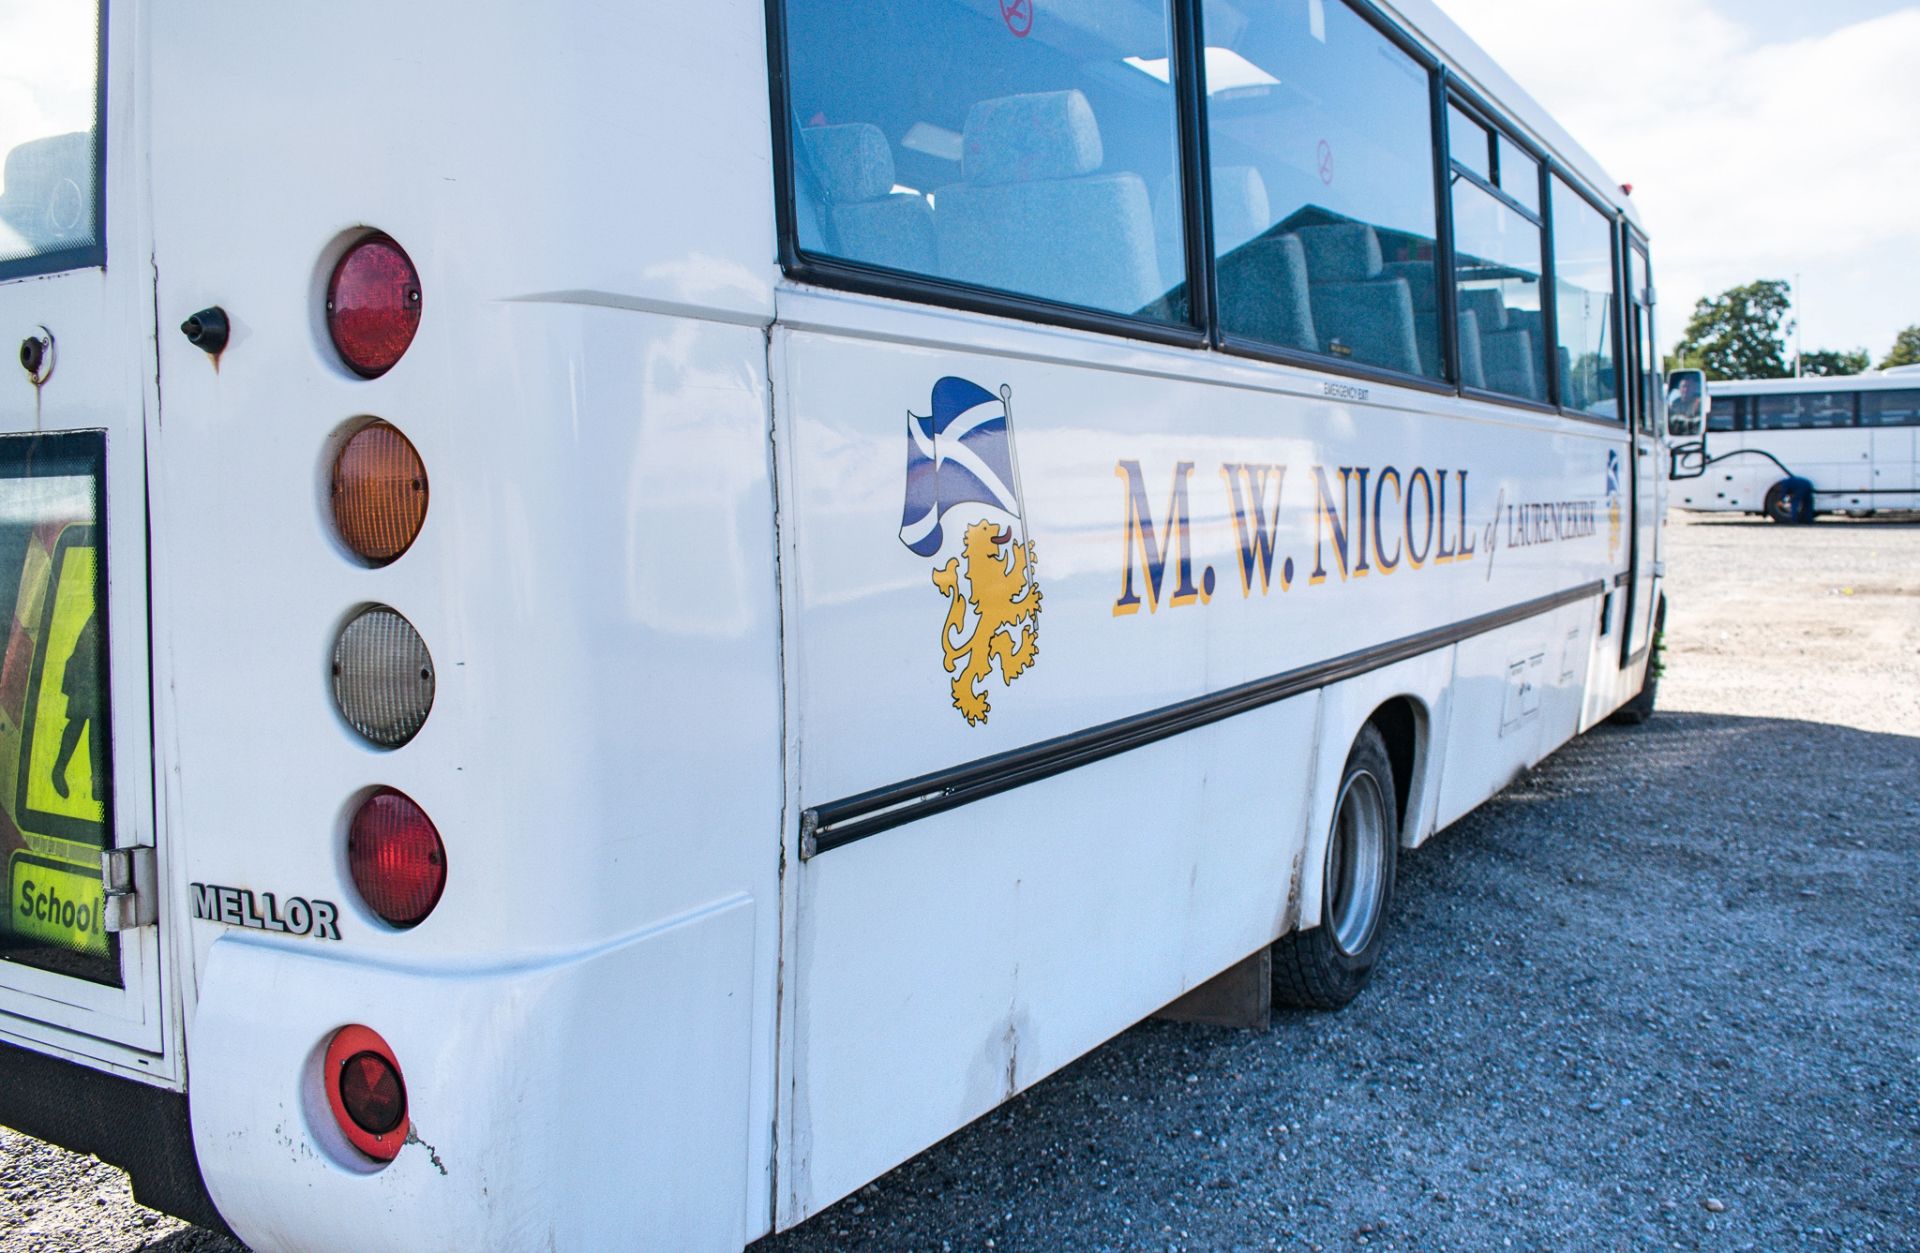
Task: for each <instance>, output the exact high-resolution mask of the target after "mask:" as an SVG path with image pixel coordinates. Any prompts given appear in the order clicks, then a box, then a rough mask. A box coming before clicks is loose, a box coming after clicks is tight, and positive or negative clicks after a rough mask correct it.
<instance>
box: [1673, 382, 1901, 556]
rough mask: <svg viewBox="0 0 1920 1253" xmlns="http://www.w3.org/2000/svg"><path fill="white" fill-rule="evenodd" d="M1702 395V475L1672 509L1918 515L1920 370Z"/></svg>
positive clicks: (1730, 387) (1781, 515) (1806, 517)
mask: <svg viewBox="0 0 1920 1253" xmlns="http://www.w3.org/2000/svg"><path fill="white" fill-rule="evenodd" d="M1707 392H1708V394H1709V395H1710V396H1711V397H1712V412H1711V413H1710V414H1709V415H1708V417H1707V442H1706V449H1705V451H1706V464H1705V471H1706V472H1705V474H1704V475H1702V476H1701V477H1698V478H1695V479H1692V480H1691V481H1690V482H1688V483H1687V485H1686V486H1685V487H1682V488H1679V489H1677V491H1678V493H1679V499H1678V500H1677V501H1675V502H1674V503H1675V504H1678V505H1681V506H1683V507H1684V508H1687V509H1695V510H1700V511H1702V512H1708V513H1727V512H1734V513H1752V514H1760V515H1763V516H1765V517H1769V518H1772V519H1773V520H1774V521H1775V522H1786V523H1796V522H1798V523H1805V522H1811V521H1813V520H1814V519H1815V518H1816V517H1818V516H1819V515H1821V514H1823V513H1842V512H1844V513H1851V514H1869V513H1879V512H1883V511H1887V510H1905V509H1920V366H1905V367H1900V368H1897V369H1892V370H1885V371H1881V372H1879V373H1875V374H1861V375H1855V376H1852V377H1846V378H1800V379H1764V380H1748V381H1741V382H1728V383H1717V382H1716V383H1710V384H1708V386H1707Z"/></svg>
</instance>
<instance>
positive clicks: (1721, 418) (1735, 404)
mask: <svg viewBox="0 0 1920 1253" xmlns="http://www.w3.org/2000/svg"><path fill="white" fill-rule="evenodd" d="M1739 415H1740V398H1739V397H1738V396H1715V397H1714V398H1713V412H1711V413H1709V414H1708V415H1707V429H1708V430H1709V431H1731V430H1733V429H1734V427H1735V425H1736V424H1737V422H1738V419H1739Z"/></svg>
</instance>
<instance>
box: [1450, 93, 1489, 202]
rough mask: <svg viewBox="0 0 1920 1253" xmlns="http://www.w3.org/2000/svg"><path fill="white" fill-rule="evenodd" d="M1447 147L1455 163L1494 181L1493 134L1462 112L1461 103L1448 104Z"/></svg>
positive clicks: (1487, 179)
mask: <svg viewBox="0 0 1920 1253" xmlns="http://www.w3.org/2000/svg"><path fill="white" fill-rule="evenodd" d="M1447 147H1448V149H1449V151H1448V155H1449V156H1451V157H1452V158H1453V161H1454V164H1455V165H1463V166H1465V167H1466V168H1468V169H1469V170H1472V171H1473V172H1474V173H1475V174H1478V175H1479V176H1480V177H1481V178H1483V179H1485V180H1486V181H1487V182H1489V183H1491V182H1492V181H1493V134H1492V132H1490V131H1488V130H1487V128H1486V127H1484V126H1482V125H1480V123H1478V122H1476V121H1474V120H1473V119H1472V118H1470V117H1468V116H1467V115H1466V114H1465V113H1462V112H1461V111H1460V106H1459V105H1454V104H1450V105H1448V106H1447Z"/></svg>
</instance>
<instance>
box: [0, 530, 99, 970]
mask: <svg viewBox="0 0 1920 1253" xmlns="http://www.w3.org/2000/svg"><path fill="white" fill-rule="evenodd" d="M99 573H100V571H99V553H98V549H97V547H96V546H95V543H94V528H93V527H92V526H90V525H85V524H67V525H59V526H40V527H36V528H35V529H34V534H33V537H32V539H31V540H30V541H29V542H28V544H27V552H26V557H25V560H24V562H23V563H22V568H21V572H20V589H19V595H18V597H17V599H16V600H15V610H14V621H13V634H12V637H11V638H10V640H9V641H8V645H7V650H6V655H5V659H4V661H3V662H0V801H4V808H5V813H4V818H5V819H7V820H9V821H7V822H4V823H0V841H4V842H5V843H6V844H8V845H11V846H12V847H10V848H9V849H8V854H7V883H8V892H7V907H6V908H5V909H0V926H4V927H5V929H6V930H9V931H11V932H12V933H13V934H14V935H15V936H16V937H19V938H21V939H31V940H34V941H38V942H40V943H43V944H49V945H53V946H55V947H58V948H63V949H67V950H70V951H74V952H80V953H88V954H93V955H96V956H102V957H104V956H106V955H107V951H108V950H107V933H106V929H105V927H104V926H103V925H102V921H101V904H102V897H101V886H100V852H101V850H102V849H103V848H105V847H106V846H107V844H108V838H109V829H108V824H107V812H108V807H107V797H108V793H109V792H110V791H111V787H110V779H109V775H108V767H107V765H106V760H107V754H106V747H107V744H106V736H107V721H106V718H107V702H106V699H105V698H106V690H105V683H106V656H105V648H104V640H103V638H102V633H101V630H100V626H99V617H98V612H97V610H98V606H97V604H96V603H95V600H96V592H95V589H96V588H97V587H98V586H99ZM10 767H11V768H10ZM5 827H11V830H5V829H4V828H5ZM6 837H12V838H11V839H7V838H6Z"/></svg>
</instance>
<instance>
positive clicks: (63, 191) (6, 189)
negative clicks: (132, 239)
mask: <svg viewBox="0 0 1920 1253" xmlns="http://www.w3.org/2000/svg"><path fill="white" fill-rule="evenodd" d="M15 10H18V11H19V14H18V15H16V16H15V18H14V20H13V21H12V22H10V23H9V25H10V26H12V27H15V28H19V29H24V30H26V31H27V32H28V34H27V42H28V44H29V45H30V46H26V47H19V46H11V45H10V46H7V47H6V49H5V51H6V53H8V54H15V55H6V56H4V57H0V162H3V163H4V164H0V267H5V266H7V265H8V263H10V262H20V261H29V260H32V259H34V258H39V257H48V256H53V255H56V254H60V253H66V252H74V251H77V250H85V249H93V248H96V247H98V246H99V244H100V239H101V232H100V222H99V220H98V213H97V210H96V204H97V201H98V191H97V188H98V179H99V171H100V165H99V158H98V143H97V139H98V134H99V127H98V119H97V118H96V117H95V113H96V103H97V100H98V93H99V52H100V9H99V5H98V3H97V2H96V3H81V2H80V0H73V2H71V3H65V4H52V5H41V6H35V7H34V9H33V13H34V16H33V19H32V23H31V25H30V26H29V25H28V20H27V18H26V17H25V16H24V13H25V12H26V6H23V5H13V4H8V5H4V6H0V13H7V14H13V13H14V12H15ZM19 29H14V30H8V31H7V34H8V35H10V36H11V35H16V34H18V33H19ZM42 268H44V267H42Z"/></svg>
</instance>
